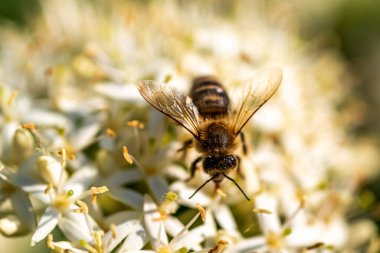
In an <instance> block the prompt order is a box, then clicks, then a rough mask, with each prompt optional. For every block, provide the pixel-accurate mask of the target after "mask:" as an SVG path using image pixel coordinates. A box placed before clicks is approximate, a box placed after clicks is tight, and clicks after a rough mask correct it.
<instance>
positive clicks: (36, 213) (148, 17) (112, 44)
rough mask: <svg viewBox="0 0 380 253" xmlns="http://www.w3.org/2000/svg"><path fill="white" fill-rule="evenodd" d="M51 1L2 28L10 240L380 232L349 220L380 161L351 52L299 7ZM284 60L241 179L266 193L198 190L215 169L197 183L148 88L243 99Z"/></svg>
mask: <svg viewBox="0 0 380 253" xmlns="http://www.w3.org/2000/svg"><path fill="white" fill-rule="evenodd" d="M40 4H41V15H39V16H37V17H36V18H35V19H33V21H31V23H30V24H29V27H28V29H27V30H25V31H20V30H18V29H15V28H14V27H11V26H4V27H2V29H1V31H0V38H1V41H2V43H1V44H2V45H1V46H0V108H1V113H0V135H1V138H0V162H1V164H0V204H1V205H0V210H1V216H0V232H1V234H2V235H4V236H9V237H11V236H18V235H25V234H29V235H31V238H30V240H31V241H30V244H31V245H35V244H37V243H40V242H41V241H45V242H47V247H49V248H51V249H53V250H54V251H56V252H159V253H167V252H214V253H217V252H222V251H223V252H231V253H232V252H303V251H318V252H319V251H321V252H322V251H323V252H329V251H330V252H334V251H345V252H353V251H356V250H358V249H363V248H364V247H367V246H368V244H370V243H371V240H373V239H374V234H375V226H374V224H372V222H371V221H370V220H366V219H362V218H360V219H359V218H357V219H350V217H352V215H354V214H355V212H358V211H361V210H360V209H359V208H360V207H358V206H357V202H358V199H357V195H356V194H357V191H358V189H360V186H361V184H362V183H363V182H364V181H365V180H366V179H367V178H370V177H371V176H373V175H374V173H375V172H376V170H375V168H376V166H377V165H378V162H379V161H378V157H377V152H378V151H377V149H376V147H375V145H374V143H373V141H372V140H371V139H369V138H365V137H361V136H359V135H357V134H355V133H354V132H353V131H352V127H353V126H356V125H359V124H360V122H361V121H362V120H363V118H362V115H363V111H364V110H365V105H364V104H363V103H361V102H360V101H356V100H352V99H350V96H349V95H350V87H351V85H352V83H353V79H352V78H351V77H350V76H349V75H348V74H347V71H346V70H345V65H344V63H343V62H342V61H341V60H340V59H339V58H338V56H337V55H336V54H334V52H331V51H321V50H317V49H315V48H313V45H311V43H309V42H305V41H303V40H302V39H301V38H300V37H299V34H298V27H297V22H298V20H297V16H295V15H293V14H292V13H293V11H294V10H295V9H294V8H295V7H293V6H292V5H291V4H285V3H280V2H278V3H275V2H265V1H257V2H256V1H248V0H246V1H236V2H232V1H231V2H228V1H204V2H200V1H143V3H140V2H138V1H108V2H96V3H93V2H90V1H75V0H66V1H59V0H51V1H40ZM295 4H296V2H295ZM292 8H293V9H292ZM280 17H281V19H280ZM270 66H280V67H281V68H282V69H283V73H284V74H283V81H282V84H281V87H280V89H279V90H278V91H277V93H276V94H275V96H274V97H273V98H272V99H271V100H270V102H268V103H267V104H266V105H265V106H264V107H263V108H261V109H260V110H259V111H258V112H257V113H256V114H255V116H254V117H253V120H251V121H250V122H249V124H247V126H246V127H245V128H244V132H245V134H246V139H247V143H248V154H247V155H245V156H243V155H242V160H241V167H242V174H243V175H244V177H239V175H238V173H235V172H233V173H231V174H230V176H231V177H233V178H235V179H236V180H237V181H238V183H239V184H240V185H241V186H242V188H244V189H245V191H246V193H247V195H248V196H249V197H250V199H251V201H247V200H246V199H245V198H244V196H243V195H242V194H241V192H240V191H239V189H237V188H236V186H235V185H234V184H233V183H231V182H229V181H226V180H225V182H223V184H222V185H221V187H220V189H219V190H218V191H215V190H214V186H213V184H212V183H210V184H208V185H206V186H205V187H204V188H202V190H201V191H199V192H198V193H197V194H196V195H195V196H194V197H193V198H192V199H189V196H191V195H192V193H193V192H194V191H195V190H196V189H197V188H198V187H199V186H200V185H201V184H202V183H203V182H205V180H207V179H209V175H207V174H205V173H204V172H202V170H198V171H196V173H195V177H194V178H193V179H192V180H190V181H189V180H186V179H188V178H189V170H188V168H189V165H190V164H191V162H192V161H193V160H194V159H195V158H196V157H197V153H196V152H195V151H194V150H189V152H187V153H186V154H183V153H180V152H177V151H178V149H180V147H181V146H182V142H184V141H186V140H187V139H188V138H189V136H188V134H187V133H186V131H182V130H181V128H180V127H177V126H176V125H175V124H173V122H172V121H170V120H169V119H167V118H166V117H165V116H164V115H162V114H160V113H159V112H157V111H155V110H154V109H153V108H151V107H149V106H148V104H147V103H145V101H144V100H143V99H142V98H141V96H140V94H139V93H138V90H137V86H136V82H137V81H138V80H143V79H154V80H158V81H160V82H166V83H171V84H173V85H175V86H176V87H177V88H178V90H182V91H186V90H189V88H190V84H191V81H192V78H194V77H196V76H198V75H202V74H212V75H216V76H218V77H219V78H220V80H222V81H223V83H225V85H226V87H227V89H229V93H230V96H231V99H232V101H233V102H239V101H235V100H236V99H235V98H236V97H239V94H236V91H235V90H233V89H231V85H230V84H232V83H234V82H235V81H241V80H244V79H247V78H249V77H250V76H252V74H253V73H254V72H256V71H257V70H259V69H261V68H264V67H270ZM238 83H239V82H238ZM234 99H235V100H234ZM199 216H201V217H202V221H200V220H199V219H198V218H199ZM53 235H54V236H53ZM372 247H373V246H372Z"/></svg>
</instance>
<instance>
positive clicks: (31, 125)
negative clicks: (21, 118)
mask: <svg viewBox="0 0 380 253" xmlns="http://www.w3.org/2000/svg"><path fill="white" fill-rule="evenodd" d="M21 127H22V128H24V129H28V130H36V129H37V126H36V124H34V123H30V122H29V123H24V124H22V125H21Z"/></svg>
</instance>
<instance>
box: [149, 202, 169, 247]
mask: <svg viewBox="0 0 380 253" xmlns="http://www.w3.org/2000/svg"><path fill="white" fill-rule="evenodd" d="M144 213H145V216H144V221H145V226H146V228H147V234H148V236H149V239H150V241H151V242H152V246H153V248H154V249H157V248H158V247H159V246H161V245H162V244H164V245H167V244H168V237H167V235H166V232H165V228H164V223H163V222H162V221H160V220H159V219H160V218H161V216H160V214H159V212H158V211H157V205H156V204H155V203H154V202H153V200H152V199H151V197H149V196H148V195H145V197H144Z"/></svg>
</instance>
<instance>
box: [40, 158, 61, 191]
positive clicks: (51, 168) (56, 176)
mask: <svg viewBox="0 0 380 253" xmlns="http://www.w3.org/2000/svg"><path fill="white" fill-rule="evenodd" d="M37 168H38V169H39V171H40V173H41V175H42V177H43V179H45V180H46V182H48V183H51V184H53V185H54V186H57V185H58V184H59V180H60V176H61V170H62V166H61V163H60V162H58V161H57V160H56V159H54V158H53V157H51V156H49V155H42V156H40V157H38V159H37Z"/></svg>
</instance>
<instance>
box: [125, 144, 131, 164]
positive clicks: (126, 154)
mask: <svg viewBox="0 0 380 253" xmlns="http://www.w3.org/2000/svg"><path fill="white" fill-rule="evenodd" d="M123 156H124V159H125V160H126V161H127V162H128V163H129V164H132V163H133V159H132V157H131V155H130V154H129V153H128V148H127V147H126V146H123Z"/></svg>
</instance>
